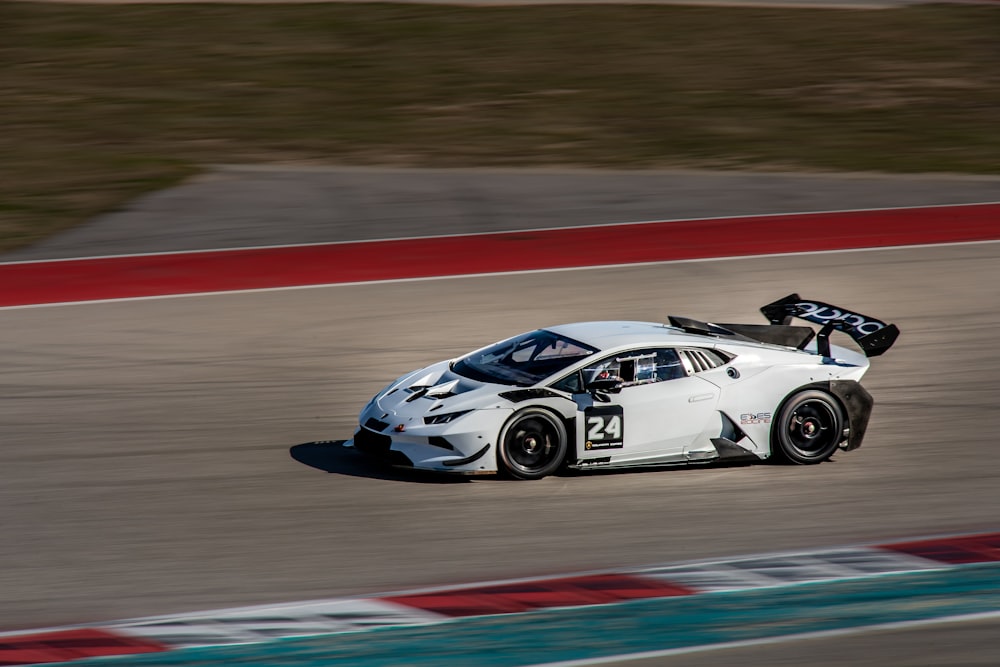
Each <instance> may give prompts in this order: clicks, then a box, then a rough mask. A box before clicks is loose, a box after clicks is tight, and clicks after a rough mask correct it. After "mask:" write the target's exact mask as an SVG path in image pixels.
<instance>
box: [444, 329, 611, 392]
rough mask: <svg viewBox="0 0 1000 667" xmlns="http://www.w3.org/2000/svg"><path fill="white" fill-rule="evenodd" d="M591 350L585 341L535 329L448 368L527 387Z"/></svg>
mask: <svg viewBox="0 0 1000 667" xmlns="http://www.w3.org/2000/svg"><path fill="white" fill-rule="evenodd" d="M594 352H597V349H596V348H593V347H590V346H589V345H584V344H583V343H579V342H577V341H575V340H573V339H571V338H566V337H564V336H557V335H556V334H554V333H552V332H551V331H545V330H544V329H539V330H538V331H532V332H530V333H526V334H521V335H520V336H515V337H514V338H509V339H507V340H505V341H501V342H499V343H497V344H495V345H491V346H489V347H486V348H483V349H482V350H477V351H475V352H473V353H472V354H469V355H467V356H465V357H462V358H461V359H459V360H458V361H456V362H455V363H454V364H452V366H451V369H452V370H453V371H454V372H456V373H458V374H459V375H464V376H465V377H467V378H471V379H473V380H479V381H480V382H496V383H499V384H512V385H517V386H519V387H529V386H531V385H533V384H538V383H539V382H541V381H542V380H544V379H545V378H547V377H549V376H550V375H552V374H553V373H558V372H559V371H561V370H562V369H564V368H566V367H567V366H570V365H571V364H574V363H576V362H577V361H580V360H581V359H583V358H584V357H587V356H589V355H591V354H593V353H594Z"/></svg>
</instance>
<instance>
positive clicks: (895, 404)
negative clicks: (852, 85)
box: [0, 206, 1000, 665]
mask: <svg viewBox="0 0 1000 667" xmlns="http://www.w3.org/2000/svg"><path fill="white" fill-rule="evenodd" d="M831 207H834V206H831ZM835 207H836V208H844V206H835ZM998 285H1000V243H996V242H993V243H980V244H967V245H953V246H939V247H925V248H901V249H890V250H878V251H850V252H836V253H826V254H813V255H795V256H786V257H770V258H755V259H737V260H721V261H704V262H688V263H675V264H662V265H654V266H642V267H619V268H612V269H589V270H571V271H564V272H555V273H536V274H527V275H508V276H483V277H471V278H468V277H467V278H449V279H442V280H431V281H424V282H403V283H382V284H370V285H360V286H339V287H324V288H314V289H302V290H291V291H284V292H267V293H251V294H230V295H214V296H192V297H184V298H175V299H162V300H148V301H130V302H119V303H102V304H83V305H72V306H57V307H45V308H27V309H13V310H3V311H0V321H2V326H0V365H2V367H3V369H4V373H3V376H2V380H0V383H2V386H3V392H2V395H3V397H4V398H3V400H2V401H0V424H2V425H3V426H2V436H0V437H2V442H3V447H2V448H0V525H2V526H3V527H4V529H5V536H6V539H5V540H4V541H3V542H2V543H0V590H2V591H3V593H4V594H3V598H2V600H3V601H2V603H0V628H2V629H5V630H14V629H18V628H30V627H39V626H46V625H55V624H64V623H81V622H96V621H101V620H111V619H117V618H124V617H130V616H139V615H148V614H158V613H171V612H182V611H190V610H194V609H208V608H214V607H222V606H233V605H241V604H254V603H266V602H281V601H291V600H301V599H310V598H318V597H328V596H339V595H347V594H358V593H369V592H379V591H386V590H395V589H406V588H413V587H420V586H428V585H435V584H451V583H461V582H467V581H481V580H489V579H498V578H508V577H519V576H533V575H546V574H559V573H565V572H572V571H578V570H589V569H601V568H607V567H611V566H641V565H647V564H656V563H660V562H667V561H677V560H682V559H690V558H702V557H712V556H723V555H736V554H743V553H753V552H760V551H775V550H784V549H797V548H810V547H821V546H829V545H839V544H851V543H863V542H878V541H886V540H892V539H903V538H908V537H912V536H920V535H930V534H940V533H957V532H966V531H968V532H973V531H991V530H992V531H995V530H997V529H998V527H1000V519H998V517H1000V484H998V482H997V479H998V475H1000V463H998V460H997V456H996V451H995V450H996V439H997V436H996V434H997V433H998V432H1000V407H998V405H1000V377H998V375H1000V353H998V351H997V343H996V340H997V330H998V328H1000V315H998V313H997V306H998V305H1000V288H998ZM791 291H798V292H800V293H801V294H803V295H804V296H812V297H816V298H820V299H823V300H826V301H830V302H833V303H837V304H842V305H845V306H848V307H851V308H855V309H857V310H859V311H861V312H865V313H869V314H871V315H873V316H876V317H882V318H885V319H888V320H890V321H892V322H895V323H896V324H898V325H899V327H900V329H901V330H902V335H901V337H900V340H899V342H898V343H897V345H896V346H895V347H894V348H893V349H892V350H891V351H890V352H889V353H888V354H887V355H885V356H884V357H882V358H878V359H876V360H875V361H874V363H873V365H872V366H873V367H872V370H871V371H870V372H869V374H868V376H867V379H866V385H867V387H868V389H869V390H870V391H871V393H872V394H873V395H874V397H875V399H876V408H875V412H874V415H873V419H872V424H871V427H870V429H869V433H868V435H867V438H866V441H865V445H864V446H863V447H862V448H861V449H859V450H857V451H856V452H852V453H850V454H844V455H841V456H838V457H836V459H835V460H834V461H833V462H830V463H826V464H823V465H820V466H813V467H786V466H774V465H753V466H730V467H715V468H677V469H660V470H649V471H639V472H629V473H611V472H604V473H600V472H595V473H590V474H573V475H564V476H557V477H553V478H548V479H546V480H542V481H540V482H520V483H519V482H509V481H499V480H494V479H489V478H484V479H476V480H472V481H470V480H451V479H441V478H437V477H425V476H418V475H407V474H402V473H400V474H397V473H393V472H386V471H380V470H377V469H374V468H372V467H370V466H368V465H367V464H365V463H364V462H363V461H360V460H359V459H358V458H356V457H355V455H354V454H353V453H352V452H350V451H347V450H344V449H343V448H341V447H339V446H337V445H335V444H330V443H318V442H317V441H325V440H338V439H345V438H348V437H349V436H350V434H351V432H352V430H353V426H354V419H355V416H356V414H357V412H358V410H359V409H360V408H361V406H362V405H363V404H364V402H365V401H366V400H367V399H368V397H369V396H370V395H371V394H372V393H373V392H375V391H376V390H378V389H379V388H380V387H382V386H383V385H384V384H385V383H386V382H388V381H389V380H391V379H392V378H394V377H396V376H397V375H399V374H400V373H402V372H403V371H406V370H408V369H411V368H415V367H418V366H421V365H424V364H426V363H428V362H431V361H434V360H437V359H441V358H446V357H449V356H452V355H454V354H457V353H460V352H463V351H466V350H468V349H471V348H473V347H477V346H480V345H482V344H485V343H489V342H492V341H494V340H497V339H500V338H502V337H505V336H507V335H510V334H514V333H517V332H520V331H523V330H527V329H531V328H534V327H539V326H545V325H548V324H554V323H558V322H563V321H572V320H579V319H626V318H627V319H658V318H664V317H665V316H666V315H667V314H668V313H672V314H679V315H690V316H693V317H698V318H704V319H708V320H712V319H723V320H730V321H740V320H746V321H750V322H754V321H759V320H760V315H759V313H757V310H756V309H757V308H758V307H759V306H760V305H762V304H764V303H768V302H769V301H771V300H773V299H774V298H776V297H779V296H783V295H785V294H787V293H789V292H791ZM935 633H937V635H940V637H941V639H940V641H939V644H941V645H942V646H943V645H948V642H949V641H953V643H954V645H955V646H961V647H965V648H963V651H965V652H964V653H961V654H960V652H952V653H947V656H948V660H954V662H951V664H970V665H971V664H984V665H985V664H995V663H996V658H997V656H998V655H1000V647H998V642H997V640H996V637H997V636H1000V628H998V626H997V623H996V622H995V621H993V622H987V623H979V624H970V625H967V626H956V627H954V628H950V629H949V628H943V629H938V630H936V631H935ZM889 634H891V633H889ZM922 634H923V633H922V632H913V631H910V633H909V634H908V633H897V635H898V636H901V637H903V639H897V643H899V644H901V645H905V644H907V643H911V642H912V641H913V639H914V637H916V636H918V635H920V636H922ZM937 635H935V636H937ZM873 637H875V636H874V635H869V636H867V638H866V639H864V640H860V639H859V640H858V642H859V644H858V645H859V646H864V645H865V644H864V642H865V641H867V642H869V643H873V644H878V646H886V645H890V646H891V645H892V643H891V641H892V639H891V637H890V638H889V639H887V640H886V642H888V644H886V643H879V642H878V641H877V638H876V639H873ZM960 637H961V638H968V639H967V640H966V639H957V638H960ZM991 637H992V640H991V639H990V638H991ZM949 638H951V639H950V640H949ZM811 641H812V642H820V644H822V640H811ZM827 641H829V640H827ZM928 641H929V640H928ZM967 642H971V643H974V644H978V645H979V646H978V649H977V650H975V651H970V650H969V649H968V643H967ZM810 645H813V644H810V642H794V643H791V644H788V645H787V646H785V647H781V646H778V647H776V646H769V647H754V648H748V649H733V650H732V651H736V653H727V652H717V653H712V654H703V655H701V656H677V657H676V658H662V659H659V660H656V661H652V662H648V663H645V664H672V665H673V664H691V665H702V664H737V663H740V664H750V663H752V664H802V663H803V655H807V654H808V651H809V648H808V646H810ZM816 650H817V651H822V652H826V650H827V649H822V647H820V648H816ZM876 650H877V648H873V649H872V651H876ZM740 651H742V653H740ZM782 651H784V653H782ZM803 651H806V652H807V653H803ZM859 651H860V649H859ZM956 651H958V649H956ZM984 651H985V653H984ZM991 651H992V652H991ZM966 654H968V655H966ZM727 655H728V656H729V657H726V656H727ZM866 655H871V654H866ZM907 655H908V656H909V657H906V655H904V654H900V656H902V657H900V662H899V663H898V664H942V663H941V660H944V658H941V659H940V660H939V661H938V662H937V663H934V662H933V660H932V658H931V657H929V656H931V654H926V655H924V654H921V655H916V654H915V653H914V652H913V651H912V650H911V651H910V653H909V654H907ZM939 655H940V654H939ZM712 656H715V657H714V658H713V657H712ZM891 657H892V656H883V659H881V660H879V661H878V662H877V663H874V664H896V663H894V662H892V660H891V659H890V658H891ZM991 657H992V659H993V660H992V662H989V659H990V658H991ZM966 658H968V659H967V660H966ZM782 659H787V660H788V661H789V662H787V663H782V662H781V661H780V660H782ZM921 659H926V660H929V661H930V662H920V660H921ZM713 660H717V662H713ZM845 660H846V661H848V662H850V661H852V660H849V659H847V658H845ZM903 660H912V661H911V662H904V661H903ZM979 660H982V662H978V661H979ZM635 664H640V663H635ZM814 664H826V663H819V662H817V663H814ZM830 664H833V663H832V662H831V663H830Z"/></svg>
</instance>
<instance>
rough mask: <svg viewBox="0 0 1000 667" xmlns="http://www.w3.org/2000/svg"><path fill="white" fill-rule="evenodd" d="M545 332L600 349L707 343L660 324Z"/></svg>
mask: <svg viewBox="0 0 1000 667" xmlns="http://www.w3.org/2000/svg"><path fill="white" fill-rule="evenodd" d="M545 329H546V330H547V331H551V332H552V333H556V334H559V335H561V336H566V337H567V338H572V339H573V340H577V341H580V342H581V343H586V344H587V345H590V346H592V347H596V348H598V349H600V350H607V349H610V348H614V347H621V346H628V347H631V346H635V345H662V344H669V343H673V344H677V343H682V342H694V341H696V340H701V341H702V342H704V338H703V337H695V336H691V335H690V334H685V333H684V332H683V331H681V330H680V329H675V328H674V327H672V326H669V325H666V324H663V323H661V322H628V321H622V322H616V321H612V322H573V323H572V324H560V325H558V326H554V327H545Z"/></svg>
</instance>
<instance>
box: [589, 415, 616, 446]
mask: <svg viewBox="0 0 1000 667" xmlns="http://www.w3.org/2000/svg"><path fill="white" fill-rule="evenodd" d="M621 439H622V418H621V415H594V416H592V417H587V440H590V441H591V442H606V441H609V440H621Z"/></svg>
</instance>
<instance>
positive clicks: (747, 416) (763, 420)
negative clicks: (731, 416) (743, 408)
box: [740, 412, 771, 426]
mask: <svg viewBox="0 0 1000 667" xmlns="http://www.w3.org/2000/svg"><path fill="white" fill-rule="evenodd" d="M770 423H771V413H770V412H744V413H742V414H741V415H740V424H742V425H744V426H746V425H748V424H770Z"/></svg>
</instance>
